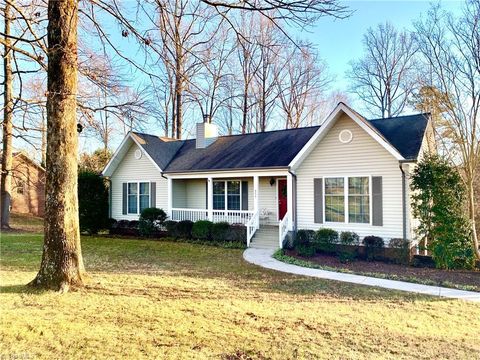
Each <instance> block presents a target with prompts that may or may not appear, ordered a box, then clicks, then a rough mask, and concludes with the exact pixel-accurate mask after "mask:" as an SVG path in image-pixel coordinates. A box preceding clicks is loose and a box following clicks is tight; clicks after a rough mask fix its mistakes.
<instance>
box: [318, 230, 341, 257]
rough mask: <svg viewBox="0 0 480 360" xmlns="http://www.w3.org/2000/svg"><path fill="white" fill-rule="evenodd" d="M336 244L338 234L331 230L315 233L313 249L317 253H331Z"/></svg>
mask: <svg viewBox="0 0 480 360" xmlns="http://www.w3.org/2000/svg"><path fill="white" fill-rule="evenodd" d="M337 242H338V232H337V231H335V230H333V229H328V228H323V229H320V230H318V231H317V232H316V233H315V240H314V247H315V249H316V250H317V251H322V252H327V253H331V252H333V251H334V250H335V244H336V243H337Z"/></svg>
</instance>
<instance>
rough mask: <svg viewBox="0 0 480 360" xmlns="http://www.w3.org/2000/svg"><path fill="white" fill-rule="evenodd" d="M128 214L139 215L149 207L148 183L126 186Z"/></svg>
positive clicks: (130, 183) (135, 183)
mask: <svg viewBox="0 0 480 360" xmlns="http://www.w3.org/2000/svg"><path fill="white" fill-rule="evenodd" d="M127 190H128V191H127V199H128V206H127V207H128V213H129V214H140V213H141V212H142V211H143V210H144V209H146V208H148V207H150V183H149V182H129V183H128V186H127Z"/></svg>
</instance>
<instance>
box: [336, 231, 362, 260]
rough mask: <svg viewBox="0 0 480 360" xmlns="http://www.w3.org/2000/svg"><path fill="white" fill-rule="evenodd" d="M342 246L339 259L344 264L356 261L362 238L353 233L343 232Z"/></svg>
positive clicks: (341, 236) (341, 237) (341, 235)
mask: <svg viewBox="0 0 480 360" xmlns="http://www.w3.org/2000/svg"><path fill="white" fill-rule="evenodd" d="M340 244H341V245H342V247H341V248H340V249H339V250H338V252H337V253H338V259H339V260H340V262H342V263H347V262H351V261H353V260H355V259H356V258H357V256H358V245H359V244H360V237H359V236H358V234H357V233H355V232H353V231H343V232H342V233H341V234H340Z"/></svg>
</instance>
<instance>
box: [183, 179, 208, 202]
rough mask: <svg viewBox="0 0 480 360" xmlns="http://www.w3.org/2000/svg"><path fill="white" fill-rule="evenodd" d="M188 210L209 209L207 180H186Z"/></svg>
mask: <svg viewBox="0 0 480 360" xmlns="http://www.w3.org/2000/svg"><path fill="white" fill-rule="evenodd" d="M186 192H187V208H189V209H206V208H207V179H192V180H186Z"/></svg>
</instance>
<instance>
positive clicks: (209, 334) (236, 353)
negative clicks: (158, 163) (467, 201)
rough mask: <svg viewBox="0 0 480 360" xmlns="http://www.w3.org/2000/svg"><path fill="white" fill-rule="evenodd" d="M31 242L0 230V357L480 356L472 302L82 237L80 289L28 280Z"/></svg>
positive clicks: (223, 255) (156, 245)
mask: <svg viewBox="0 0 480 360" xmlns="http://www.w3.org/2000/svg"><path fill="white" fill-rule="evenodd" d="M41 247H42V238H41V236H40V235H19V234H7V235H5V234H2V237H1V247H0V254H1V261H0V265H1V270H0V275H1V277H0V278H1V284H0V286H1V287H0V288H1V294H0V321H1V327H0V354H1V355H2V357H3V356H10V357H12V356H16V355H17V356H25V355H28V356H30V358H35V357H38V358H48V359H52V358H68V359H70V358H82V359H83V358H94V357H95V358H126V357H128V358H134V359H139V358H173V359H178V358H200V359H203V358H224V359H249V358H253V359H269V358H272V359H291V358H296V357H297V358H302V359H303V358H312V359H313V358H324V359H338V358H341V359H385V358H387V359H407V358H408V359H438V358H465V359H467V358H468V359H474V358H477V357H480V343H479V342H478V334H479V333H480V305H478V304H473V303H467V302H462V301H456V300H445V299H438V298H431V297H425V296H420V295H413V294H407V293H402V292H394V291H386V290H383V289H376V288H370V287H363V286H355V285H351V284H346V283H338V282H332V281H322V280H319V279H313V278H307V277H300V276H293V275H288V274H283V273H278V272H274V271H267V270H264V269H262V268H259V267H256V266H253V265H250V264H248V263H246V262H245V261H244V260H243V259H242V250H230V249H222V248H215V247H211V246H201V245H194V244H184V243H173V242H166V241H162V242H155V241H148V240H126V239H106V238H94V237H85V238H84V239H83V250H84V257H85V263H86V267H87V269H88V271H89V274H90V277H91V279H90V283H89V286H88V288H87V289H85V290H82V291H77V292H71V293H67V294H63V295H59V294H57V293H53V292H31V291H30V290H29V289H27V288H26V287H25V286H24V284H25V283H27V282H28V281H30V280H31V279H32V278H33V277H34V275H35V271H36V270H37V268H38V265H39V262H40V256H41Z"/></svg>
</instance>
